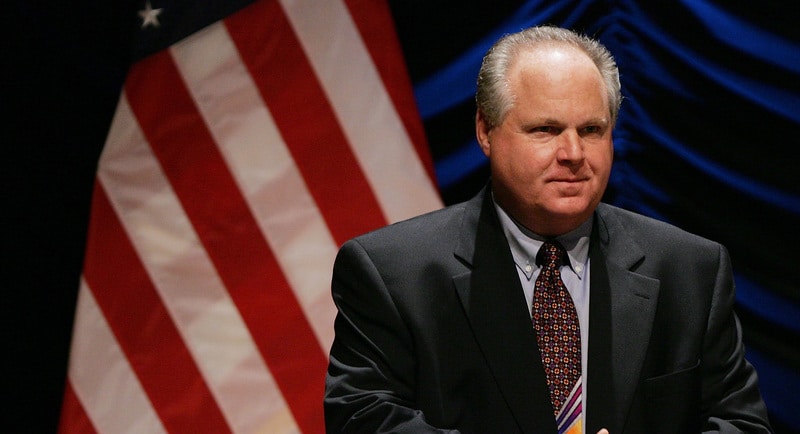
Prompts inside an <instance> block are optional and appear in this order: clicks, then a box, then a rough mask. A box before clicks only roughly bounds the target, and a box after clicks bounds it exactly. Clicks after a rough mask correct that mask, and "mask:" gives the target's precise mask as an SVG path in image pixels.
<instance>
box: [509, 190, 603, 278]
mask: <svg viewBox="0 0 800 434" xmlns="http://www.w3.org/2000/svg"><path fill="white" fill-rule="evenodd" d="M493 201H494V199H493ZM494 207H495V210H496V211H497V216H498V217H499V218H500V224H501V226H502V227H503V232H504V233H505V235H506V239H507V240H508V245H509V247H511V255H512V256H513V257H514V262H515V263H516V264H517V267H519V268H520V270H521V271H522V272H523V273H525V275H526V276H528V278H529V279H530V278H531V276H532V274H533V270H534V269H535V268H536V267H537V266H536V254H537V253H538V252H539V248H541V247H542V244H544V242H545V240H546V237H543V236H541V235H539V234H536V233H534V232H532V231H531V230H530V229H528V228H526V227H525V226H523V225H522V224H520V223H519V222H517V221H516V220H514V219H513V218H512V217H511V216H510V215H509V214H508V213H506V212H505V210H504V209H503V208H502V207H500V205H498V204H497V202H494ZM593 220H594V214H593V215H592V217H589V218H588V219H587V220H586V221H585V222H583V223H582V224H581V225H580V226H578V227H577V228H576V229H574V230H572V231H570V232H567V233H566V234H563V235H559V236H558V237H556V240H558V242H559V243H561V245H563V246H564V248H565V249H566V250H567V255H568V256H569V267H570V268H571V269H572V271H573V272H574V273H575V274H576V275H577V276H578V278H579V279H583V276H584V271H585V270H586V264H587V261H588V259H589V238H590V236H591V234H592V222H593Z"/></svg>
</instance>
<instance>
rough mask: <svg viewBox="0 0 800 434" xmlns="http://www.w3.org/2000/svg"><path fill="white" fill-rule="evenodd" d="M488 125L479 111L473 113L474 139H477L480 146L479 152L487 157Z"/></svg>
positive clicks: (488, 145) (488, 151) (489, 146)
mask: <svg viewBox="0 0 800 434" xmlns="http://www.w3.org/2000/svg"><path fill="white" fill-rule="evenodd" d="M490 130H491V128H489V124H488V123H486V120H485V119H484V118H483V115H482V114H481V111H480V110H478V111H477V112H476V113H475V137H476V138H477V139H478V144H479V145H481V150H482V151H483V153H484V155H486V156H487V157H488V156H490V155H491V153H492V152H491V151H492V150H491V145H490V143H489V131H490Z"/></svg>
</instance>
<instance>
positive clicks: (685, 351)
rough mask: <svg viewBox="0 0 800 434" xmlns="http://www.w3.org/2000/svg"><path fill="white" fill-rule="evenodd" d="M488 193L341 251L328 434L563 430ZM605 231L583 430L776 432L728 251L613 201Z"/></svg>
mask: <svg viewBox="0 0 800 434" xmlns="http://www.w3.org/2000/svg"><path fill="white" fill-rule="evenodd" d="M487 191H488V189H487V190H484V191H483V192H481V194H479V195H478V196H477V197H476V198H474V199H472V200H471V201H469V202H465V203H463V204H460V205H455V206H452V207H449V208H446V209H444V210H441V211H436V212H433V213H430V214H427V215H424V216H421V217H418V218H414V219H411V220H408V221H404V222H400V223H397V224H394V225H391V226H388V227H386V228H383V229H380V230H378V231H375V232H372V233H370V234H366V235H363V236H361V237H358V238H356V239H354V240H351V241H349V242H347V243H346V244H345V245H344V246H343V247H342V249H341V250H340V252H339V255H338V256H337V259H336V263H335V266H334V273H333V283H332V289H333V298H334V302H335V303H336V305H337V307H338V309H339V313H338V315H337V318H336V324H335V330H336V338H335V341H334V343H333V347H332V349H331V354H330V366H329V369H328V378H327V381H326V394H325V401H324V403H325V419H326V424H327V430H328V432H329V433H338V432H357V433H373V432H413V433H420V432H461V433H504V434H505V433H517V432H520V433H556V426H555V422H554V420H553V419H554V418H553V410H552V407H551V404H550V400H549V392H548V388H547V385H546V382H545V375H544V371H543V368H542V365H541V360H540V357H539V352H538V349H537V344H536V336H535V332H534V331H533V328H532V326H531V319H530V316H529V315H530V314H529V312H528V308H527V307H526V303H525V298H524V295H523V291H522V287H521V285H520V282H519V278H518V275H517V272H516V271H515V268H514V267H515V265H514V262H513V260H512V257H511V253H510V250H509V246H508V243H507V241H506V239H505V236H504V234H503V231H502V229H501V226H500V223H499V220H498V218H497V215H496V212H495V210H494V207H493V205H492V201H491V199H490V196H491V195H490V194H488V193H487ZM594 221H595V224H594V228H593V231H592V238H591V242H590V252H589V255H590V261H591V262H590V264H591V271H590V273H591V277H590V291H591V292H590V294H591V295H590V314H589V315H590V320H589V322H590V324H589V355H588V357H589V359H588V384H587V385H586V398H585V399H586V405H587V407H586V408H587V413H586V415H587V426H586V429H585V432H586V433H590V434H594V433H596V432H597V430H599V429H600V428H603V427H605V428H608V429H609V431H610V433H611V434H621V433H662V432H663V433H692V432H701V431H719V432H740V431H741V432H748V433H751V432H752V433H755V432H769V428H768V422H767V416H766V409H765V407H764V403H763V401H762V399H761V396H760V393H759V391H758V386H757V379H756V374H755V372H754V370H753V368H752V367H751V365H750V364H749V363H748V362H747V361H746V360H745V359H744V350H743V348H742V343H741V330H740V327H739V324H738V320H737V319H736V317H735V315H734V313H733V310H732V309H733V303H734V294H733V281H732V273H731V266H730V262H729V258H728V254H727V252H726V250H725V248H724V247H722V246H721V245H719V244H717V243H714V242H711V241H708V240H705V239H702V238H700V237H697V236H694V235H691V234H689V233H687V232H684V231H681V230H679V229H677V228H675V227H673V226H669V225H667V224H664V223H661V222H658V221H656V220H653V219H649V218H646V217H643V216H640V215H637V214H633V213H630V212H627V211H624V210H621V209H618V208H615V207H612V206H608V205H603V204H601V205H600V206H599V207H598V209H597V210H596V212H595V220H594Z"/></svg>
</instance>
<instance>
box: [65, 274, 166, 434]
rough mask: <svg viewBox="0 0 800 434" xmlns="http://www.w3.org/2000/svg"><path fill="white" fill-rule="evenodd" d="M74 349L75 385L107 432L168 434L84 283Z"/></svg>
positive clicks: (71, 373)
mask: <svg viewBox="0 0 800 434" xmlns="http://www.w3.org/2000/svg"><path fill="white" fill-rule="evenodd" d="M77 310H78V312H80V315H78V316H77V317H76V318H75V327H74V333H73V337H72V347H71V349H70V364H69V381H70V383H71V384H72V388H73V390H75V395H77V396H78V399H79V400H80V402H81V405H82V406H83V408H84V410H85V411H86V414H87V416H88V417H89V419H90V420H91V421H92V424H93V425H94V427H95V428H96V429H97V431H98V432H101V433H119V434H125V433H131V434H134V433H152V434H158V433H164V432H166V430H165V429H164V426H163V425H161V421H160V419H159V418H158V415H157V414H156V412H155V410H154V409H153V406H152V404H151V403H150V400H149V399H148V398H147V395H146V394H145V392H144V390H143V389H142V385H141V384H140V383H139V380H138V378H136V374H135V373H134V372H133V369H131V366H130V363H129V362H128V359H127V358H126V357H125V354H124V353H123V352H122V349H121V348H120V346H119V343H118V342H117V340H116V339H115V338H114V335H113V334H112V332H111V329H110V328H109V326H108V322H106V318H105V317H104V316H103V313H102V312H101V311H100V307H99V306H98V305H97V302H96V301H95V299H94V295H93V294H92V291H91V290H90V288H89V286H88V285H87V284H86V281H85V280H84V279H83V278H81V283H80V290H79V293H78V305H77Z"/></svg>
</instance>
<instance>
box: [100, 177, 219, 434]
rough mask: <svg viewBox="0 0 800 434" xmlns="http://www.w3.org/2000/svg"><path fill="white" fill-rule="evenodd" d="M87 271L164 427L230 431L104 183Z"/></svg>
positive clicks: (111, 325)
mask: <svg viewBox="0 0 800 434" xmlns="http://www.w3.org/2000/svg"><path fill="white" fill-rule="evenodd" d="M84 276H85V278H86V282H87V284H88V286H89V288H90V289H91V291H92V294H93V295H94V297H95V299H96V300H97V304H98V305H99V306H100V309H101V310H102V312H103V314H104V315H105V317H106V319H107V321H108V324H109V327H110V328H111V330H112V331H113V333H114V336H115V337H116V339H117V341H118V342H119V344H120V347H121V348H122V350H123V352H124V353H125V356H126V357H127V359H128V361H129V362H130V365H131V367H132V368H133V371H134V372H135V373H136V376H137V377H138V378H139V381H140V382H141V384H142V387H143V388H144V390H145V392H146V393H147V396H148V397H149V398H150V401H151V402H152V403H153V407H154V408H155V411H156V412H157V413H158V415H159V417H160V419H161V421H162V423H163V424H164V427H166V428H167V430H168V431H170V432H195V433H204V432H207V433H223V432H230V430H229V428H228V425H227V422H226V421H225V418H224V416H223V415H222V413H221V412H220V409H219V407H217V405H216V402H215V400H214V397H213V396H212V395H211V392H210V391H209V389H208V387H207V386H206V383H205V382H204V381H203V377H202V376H201V374H200V372H199V371H198V369H197V366H196V365H195V363H194V360H193V359H192V355H191V354H190V353H189V351H188V349H187V348H186V346H185V344H184V342H183V339H182V338H181V336H180V334H179V333H178V330H177V329H176V328H175V325H174V323H173V322H172V319H171V318H170V316H169V313H168V312H167V311H166V309H165V308H164V305H163V304H162V302H161V299H160V297H159V295H158V292H157V291H156V289H155V287H154V286H153V283H152V282H151V281H150V277H149V276H148V274H147V271H146V270H145V267H144V264H143V263H142V262H141V260H140V259H139V257H138V256H137V253H136V250H135V249H134V247H133V245H132V244H131V241H130V240H129V239H128V236H127V234H126V233H125V230H124V228H123V227H122V224H121V222H120V221H119V219H118V218H117V215H116V213H115V211H114V210H113V208H112V206H111V204H110V203H109V201H108V197H107V196H106V192H105V190H104V189H103V187H102V186H101V185H100V183H96V185H95V189H94V195H93V196H92V224H91V225H90V228H89V238H88V244H87V252H86V260H85V263H84Z"/></svg>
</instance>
